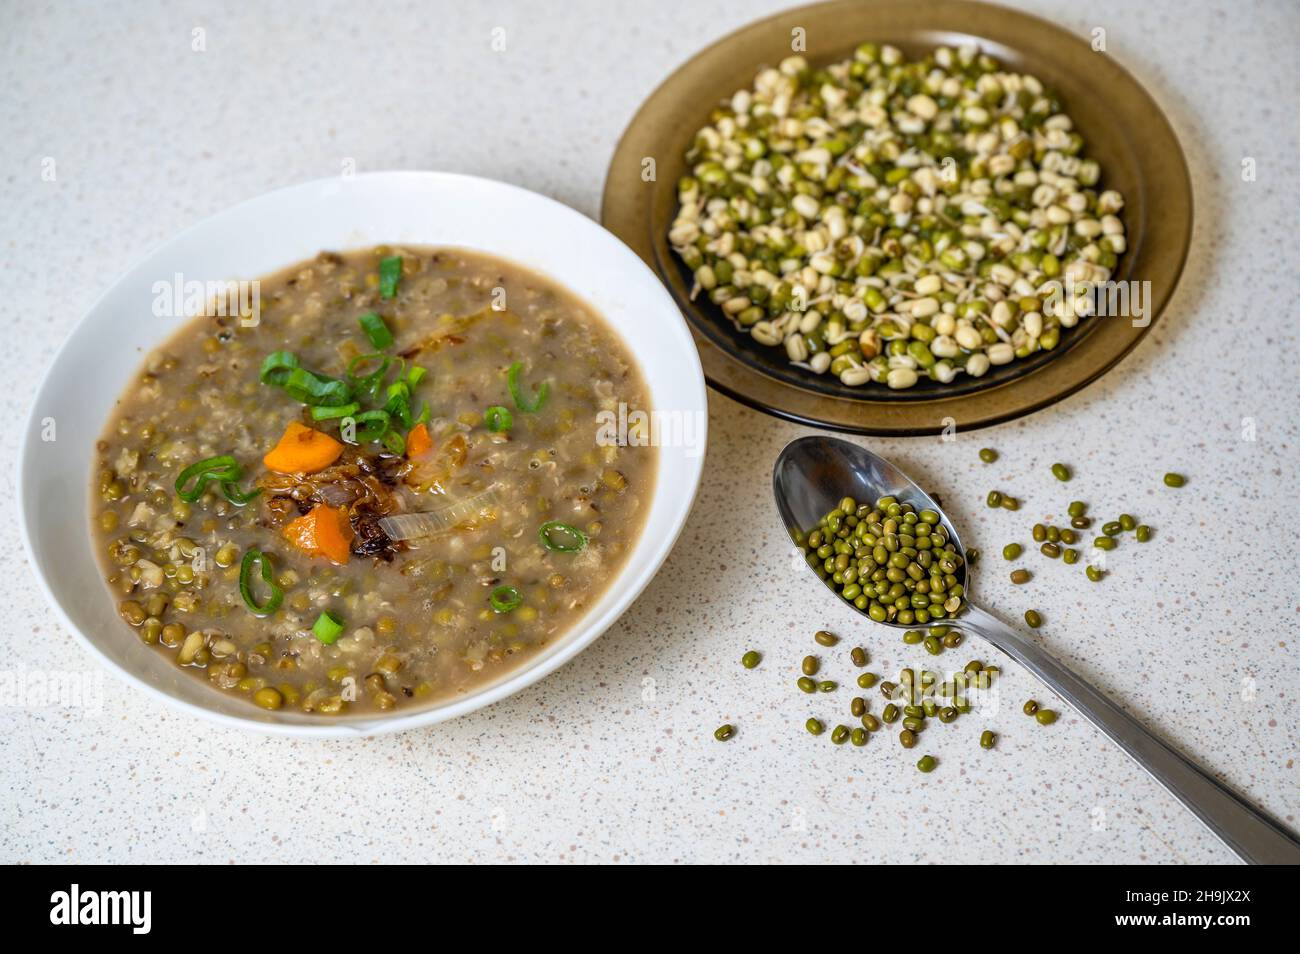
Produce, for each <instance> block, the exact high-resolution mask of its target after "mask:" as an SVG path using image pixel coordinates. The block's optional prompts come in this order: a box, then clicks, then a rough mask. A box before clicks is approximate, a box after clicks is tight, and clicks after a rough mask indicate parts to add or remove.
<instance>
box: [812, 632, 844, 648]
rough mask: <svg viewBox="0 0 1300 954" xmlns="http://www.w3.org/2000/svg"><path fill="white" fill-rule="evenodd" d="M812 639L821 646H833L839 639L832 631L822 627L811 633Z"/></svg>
mask: <svg viewBox="0 0 1300 954" xmlns="http://www.w3.org/2000/svg"><path fill="white" fill-rule="evenodd" d="M813 639H815V640H817V643H818V644H819V645H821V646H834V645H835V644H836V643H838V642H839V641H840V638H839V637H838V636H836V635H835V634H834V633H828V632H827V631H826V630H824V629H819V630H817V632H815V633H813Z"/></svg>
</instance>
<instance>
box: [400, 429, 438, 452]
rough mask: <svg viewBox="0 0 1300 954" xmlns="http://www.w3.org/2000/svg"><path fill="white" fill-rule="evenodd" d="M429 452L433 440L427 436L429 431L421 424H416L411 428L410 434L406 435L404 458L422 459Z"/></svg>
mask: <svg viewBox="0 0 1300 954" xmlns="http://www.w3.org/2000/svg"><path fill="white" fill-rule="evenodd" d="M431 450H433V438H432V437H430V436H429V429H428V428H427V427H425V426H424V425H423V424H416V425H415V427H413V428H411V433H409V434H407V435H406V456H407V457H423V456H424V455H425V454H427V453H429V451H431Z"/></svg>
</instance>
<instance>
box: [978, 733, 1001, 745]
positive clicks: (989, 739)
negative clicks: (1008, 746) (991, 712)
mask: <svg viewBox="0 0 1300 954" xmlns="http://www.w3.org/2000/svg"><path fill="white" fill-rule="evenodd" d="M997 739H998V737H997V736H996V735H994V734H993V732H991V731H990V730H988V729H985V730H984V731H983V732H981V733H980V748H981V749H991V748H993V746H994V744H995V743H996V742H997Z"/></svg>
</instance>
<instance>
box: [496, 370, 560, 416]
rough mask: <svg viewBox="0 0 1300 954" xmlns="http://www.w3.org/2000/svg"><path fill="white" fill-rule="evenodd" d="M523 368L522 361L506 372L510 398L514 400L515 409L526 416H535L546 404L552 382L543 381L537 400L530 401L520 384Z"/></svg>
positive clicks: (538, 390)
mask: <svg viewBox="0 0 1300 954" xmlns="http://www.w3.org/2000/svg"><path fill="white" fill-rule="evenodd" d="M523 368H524V363H523V362H522V361H516V362H515V363H514V364H512V365H511V366H510V370H509V371H507V372H506V383H507V384H508V385H509V386H510V397H511V398H513V399H514V402H515V407H517V408H519V410H521V411H523V412H524V413H525V414H535V413H537V412H538V411H540V410H541V409H542V405H543V404H545V403H546V398H547V396H548V395H549V394H550V393H551V382H550V381H543V382H542V383H541V386H540V387H538V389H537V398H536V400H534V401H529V400H528V399H527V398H525V397H524V392H523V388H522V387H521V386H520V384H519V373H520V372H521V371H522V370H523Z"/></svg>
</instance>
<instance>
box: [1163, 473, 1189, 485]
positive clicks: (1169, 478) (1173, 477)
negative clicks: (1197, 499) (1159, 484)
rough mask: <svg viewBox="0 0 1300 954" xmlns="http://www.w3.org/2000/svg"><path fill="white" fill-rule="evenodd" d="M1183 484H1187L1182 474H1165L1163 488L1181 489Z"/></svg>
mask: <svg viewBox="0 0 1300 954" xmlns="http://www.w3.org/2000/svg"><path fill="white" fill-rule="evenodd" d="M1185 483H1187V478H1186V477H1184V476H1183V475H1182V474H1175V473H1173V472H1172V471H1171V472H1170V473H1168V474H1165V486H1167V487H1181V486H1183V484H1185Z"/></svg>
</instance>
